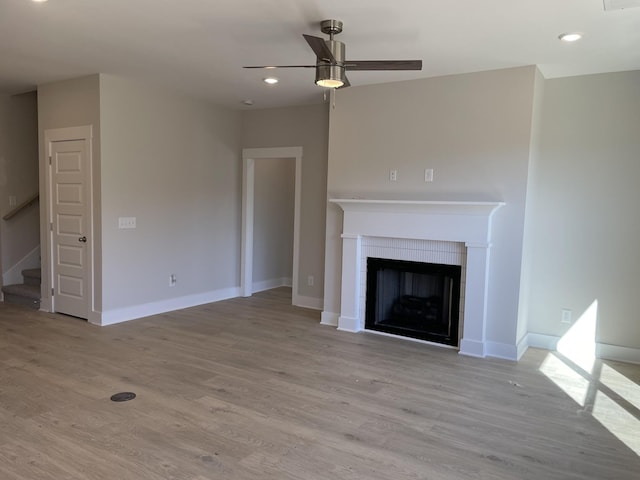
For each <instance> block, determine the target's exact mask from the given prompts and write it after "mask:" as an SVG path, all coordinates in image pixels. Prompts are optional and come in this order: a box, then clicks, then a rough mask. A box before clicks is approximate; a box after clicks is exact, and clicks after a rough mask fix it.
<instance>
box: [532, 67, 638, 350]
mask: <svg viewBox="0 0 640 480" xmlns="http://www.w3.org/2000/svg"><path fill="white" fill-rule="evenodd" d="M639 179H640V72H638V71H636V72H626V73H611V74H602V75H590V76H583V77H571V78H564V79H553V80H547V81H546V82H545V96H544V105H543V124H542V131H541V142H540V157H539V160H538V162H537V165H536V172H535V175H534V181H533V189H534V191H533V195H534V197H533V210H532V212H531V228H530V229H529V230H528V234H527V237H528V240H529V241H528V244H529V245H531V255H532V261H531V266H532V267H531V276H530V292H529V302H528V303H529V307H528V312H529V314H528V325H529V327H528V328H529V331H530V332H534V333H540V334H544V335H552V336H559V335H562V334H564V333H565V332H566V330H567V329H568V327H569V326H568V325H563V324H561V323H560V318H561V309H562V308H567V309H570V310H572V311H573V318H574V320H575V319H577V318H579V317H580V315H581V314H582V313H583V312H584V311H585V309H587V308H588V307H589V306H590V305H591V304H592V302H593V301H594V300H597V301H598V334H597V340H598V341H599V342H601V343H604V344H609V345H617V346H623V347H624V346H626V347H633V348H640V320H639V318H638V312H639V311H640V295H638V286H637V285H638V272H639V271H640V255H639V254H638V246H639V245H640V214H639V213H638V207H639V206H640V189H639V188H638V185H637V183H638V180H639Z"/></svg>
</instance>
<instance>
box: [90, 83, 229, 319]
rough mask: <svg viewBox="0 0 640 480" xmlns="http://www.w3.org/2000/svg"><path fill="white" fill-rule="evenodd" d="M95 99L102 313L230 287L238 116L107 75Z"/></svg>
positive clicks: (143, 84)
mask: <svg viewBox="0 0 640 480" xmlns="http://www.w3.org/2000/svg"><path fill="white" fill-rule="evenodd" d="M100 103H101V126H102V179H101V182H102V185H101V190H102V233H103V245H102V259H103V265H104V267H103V280H104V302H103V310H104V311H109V310H118V309H122V308H125V307H129V306H135V305H144V304H154V303H158V304H162V305H165V306H170V300H171V299H178V298H181V297H188V296H193V295H199V294H202V295H204V296H206V295H208V294H210V293H211V292H216V291H220V290H226V289H233V288H237V287H238V286H239V284H240V279H239V275H240V262H239V258H240V204H241V147H240V113H239V112H235V111H231V110H227V109H223V108H218V107H215V106H212V105H210V104H208V103H206V102H204V101H201V100H198V99H192V98H188V97H185V96H181V95H178V94H176V93H173V92H170V91H166V90H162V89H159V88H155V87H154V86H152V85H149V84H146V83H138V82H135V81H132V80H127V79H124V78H120V77H116V76H112V75H101V89H100ZM118 217H136V218H137V228H136V229H135V230H120V229H118ZM170 274H175V275H176V276H177V284H176V285H175V286H173V287H170V286H169V275H170Z"/></svg>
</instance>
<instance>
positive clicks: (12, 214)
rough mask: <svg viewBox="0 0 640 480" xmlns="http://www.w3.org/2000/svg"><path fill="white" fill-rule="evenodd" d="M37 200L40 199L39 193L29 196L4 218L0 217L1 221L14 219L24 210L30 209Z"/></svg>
mask: <svg viewBox="0 0 640 480" xmlns="http://www.w3.org/2000/svg"><path fill="white" fill-rule="evenodd" d="M39 199H40V193H35V194H33V195H31V196H30V197H29V198H27V199H26V200H25V201H24V202H22V203H21V204H20V205H18V206H16V207H15V208H14V209H13V210H11V211H10V212H9V213H7V214H6V215H5V216H4V217H2V219H3V220H9V219H11V218H13V217H15V216H16V215H17V214H18V213H20V212H21V211H23V210H24V209H26V208H28V207H30V206H31V205H33V204H34V203H36V202H37V201H38V200H39Z"/></svg>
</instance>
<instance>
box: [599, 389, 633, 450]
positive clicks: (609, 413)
mask: <svg viewBox="0 0 640 480" xmlns="http://www.w3.org/2000/svg"><path fill="white" fill-rule="evenodd" d="M592 415H593V417H594V418H595V419H597V420H598V421H599V422H600V423H601V424H602V425H604V426H605V427H606V429H607V430H609V431H610V432H611V433H613V434H614V435H615V436H616V437H618V439H619V440H620V441H622V442H623V443H624V444H625V445H626V446H627V447H629V448H630V449H631V450H633V451H634V452H636V455H640V421H638V419H637V418H636V417H634V416H633V415H631V414H630V413H629V412H627V411H626V410H625V409H624V408H622V407H621V406H620V405H618V404H617V403H616V402H614V401H613V400H612V399H611V398H610V397H609V396H608V395H606V394H605V393H603V392H601V391H598V392H597V393H596V399H595V402H594V404H593V412H592Z"/></svg>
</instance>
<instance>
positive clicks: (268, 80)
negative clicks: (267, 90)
mask: <svg viewBox="0 0 640 480" xmlns="http://www.w3.org/2000/svg"><path fill="white" fill-rule="evenodd" d="M262 81H263V82H264V83H268V84H269V85H275V84H276V83H278V82H279V80H278V79H277V78H276V77H267V78H264V79H262Z"/></svg>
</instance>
